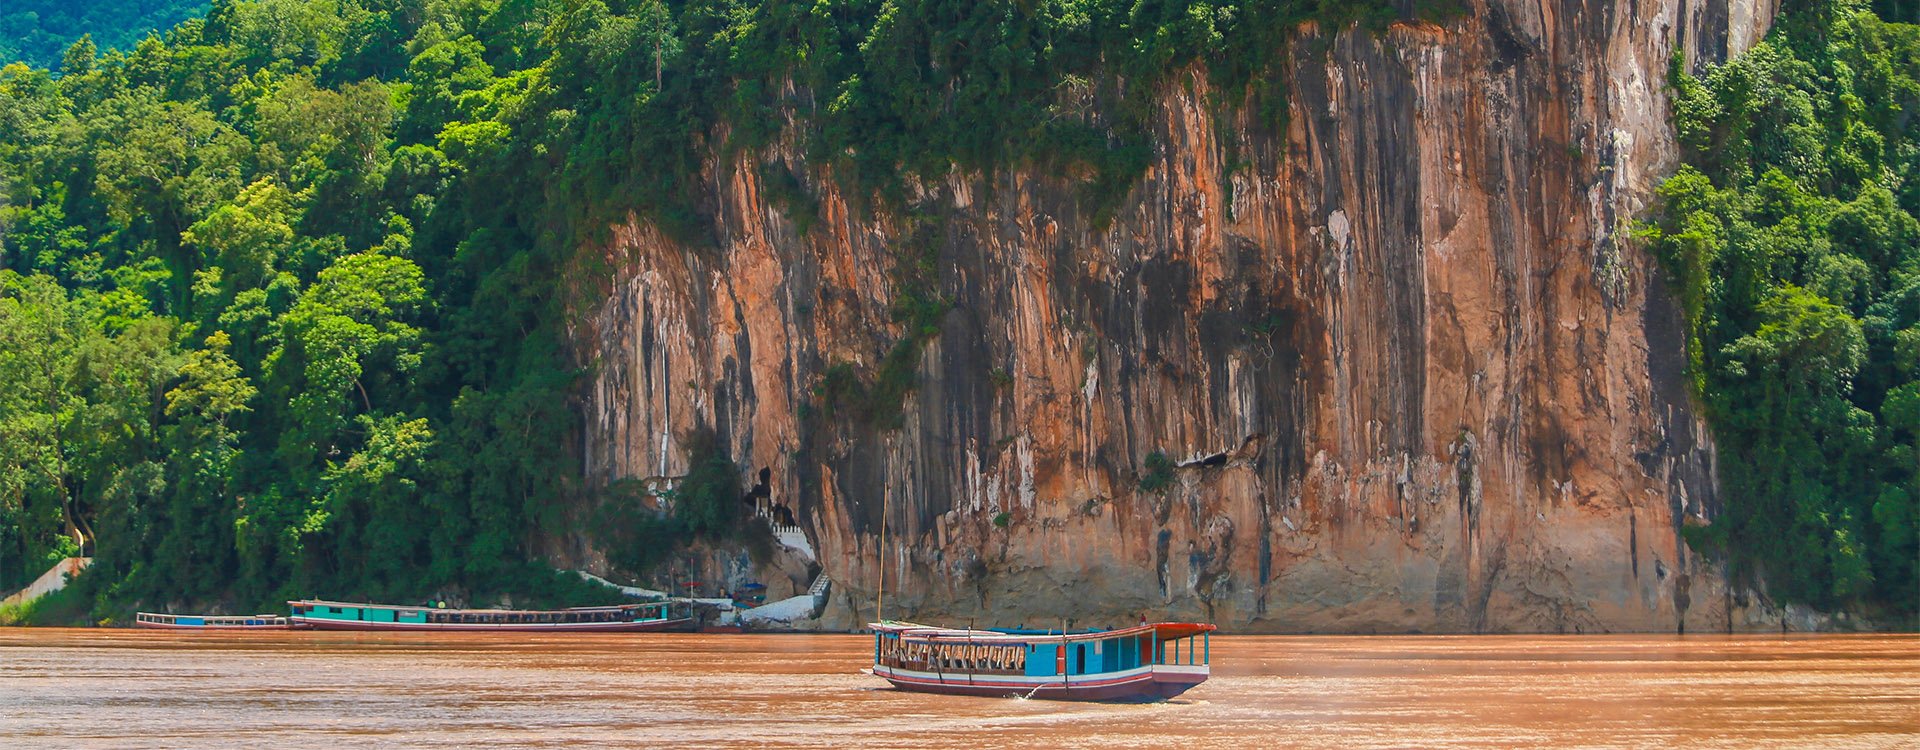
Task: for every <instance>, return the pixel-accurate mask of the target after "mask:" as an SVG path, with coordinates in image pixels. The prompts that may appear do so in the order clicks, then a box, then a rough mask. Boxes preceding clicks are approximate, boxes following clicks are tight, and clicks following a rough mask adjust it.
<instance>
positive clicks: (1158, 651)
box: [1153, 633, 1213, 667]
mask: <svg viewBox="0 0 1920 750" xmlns="http://www.w3.org/2000/svg"><path fill="white" fill-rule="evenodd" d="M1210 636H1211V634H1210V633H1200V634H1199V635H1194V636H1187V637H1184V638H1173V639H1169V640H1165V641H1160V642H1159V643H1157V644H1155V645H1154V649H1153V663H1154V664H1156V665H1161V666H1190V667H1203V666H1207V665H1208V664H1209V663H1211V662H1212V660H1213V642H1212V638H1211V637H1210ZM1156 640H1157V634H1156ZM1194 641H1199V643H1194ZM1183 643H1184V644H1185V647H1184V648H1182V644H1183Z"/></svg>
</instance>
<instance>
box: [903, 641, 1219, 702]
mask: <svg viewBox="0 0 1920 750" xmlns="http://www.w3.org/2000/svg"><path fill="white" fill-rule="evenodd" d="M869 627H871V628H872V629H873V635H874V641H873V675H874V676H876V677H879V678H881V679H884V680H886V681H888V682H891V683H893V685H894V687H896V688H899V689H901V690H914V691H920V692H927V693H949V694H955V695H980V696H1020V697H1027V698H1047V699H1053V700H1082V701H1157V700H1166V699H1168V698H1172V697H1174V696H1177V695H1180V694H1181V693H1184V692H1186V691H1187V690H1189V689H1191V688H1192V687H1193V686H1195V685H1198V684H1200V683H1202V682H1205V681H1206V679H1207V676H1208V675H1209V674H1210V667H1209V666H1208V662H1209V660H1210V657H1211V656H1212V653H1211V652H1212V644H1211V634H1212V633H1213V632H1214V630H1215V628H1214V626H1213V625H1209V624H1206V623H1194V622H1157V623H1141V624H1140V625H1137V626H1134V627H1129V628H1119V629H1114V630H1081V631H1064V630H1021V629H987V630H973V629H949V628H936V627H928V626H925V625H916V624H913V623H906V622H877V623H873V624H871V625H870V626H869Z"/></svg>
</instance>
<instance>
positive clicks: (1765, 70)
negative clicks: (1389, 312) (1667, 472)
mask: <svg viewBox="0 0 1920 750" xmlns="http://www.w3.org/2000/svg"><path fill="white" fill-rule="evenodd" d="M1898 5H1899V4H1896V3H1882V4H1879V5H1878V6H1876V7H1882V8H1883V9H1884V8H1887V7H1893V6H1898ZM1903 12H1904V13H1905V14H1906V15H1909V16H1910V15H1911V9H1910V8H1908V9H1905V10H1904V11H1903ZM1908 20H1911V19H1910V18H1909V19H1908ZM1671 83H1672V86H1673V93H1674V99H1673V101H1674V124H1675V126H1676V128H1677V129H1678V132H1679V136H1680V140H1681V145H1682V148H1683V152H1684V158H1685V161H1686V165H1685V166H1683V167H1682V168H1681V169H1680V170H1679V172H1678V174H1676V175H1674V176H1673V177H1672V178H1671V179H1669V180H1667V181H1666V182H1665V183H1664V184H1663V185H1662V186H1661V188H1660V189H1659V198H1660V202H1659V206H1658V208H1657V210H1656V215H1655V216H1654V218H1653V220H1652V221H1651V223H1650V224H1648V225H1647V226H1644V227H1643V228H1642V235H1643V236H1644V237H1645V238H1646V239H1647V240H1648V241H1649V242H1650V244H1651V247H1652V248H1653V250H1654V252H1655V253H1656V254H1657V255H1658V256H1659V257H1660V259H1661V260H1662V261H1663V263H1664V265H1665V267H1666V269H1667V271H1668V272H1669V275H1670V277H1671V278H1672V279H1673V280H1674V287H1675V290H1676V296H1677V297H1678V299H1679V301H1680V303H1681V305H1682V307H1683V308H1684V311H1685V314H1686V320H1687V321H1688V328H1687V333H1686V336H1687V344H1688V346H1687V352H1688V357H1689V362H1688V371H1689V373H1690V374H1691V376H1692V379H1693V388H1694V390H1695V392H1696V393H1697V394H1698V395H1699V396H1700V397H1701V400H1702V401H1703V403H1704V405H1705V408H1706V410H1707V413H1708V416H1709V418H1710V420H1711V422H1712V425H1713V428H1714V435H1715V438H1716V441H1717V444H1718V448H1719V460H1720V479H1721V495H1722V497H1723V504H1724V509H1723V512H1722V513H1721V514H1720V516H1719V517H1718V518H1716V519H1715V520H1714V521H1713V522H1712V523H1711V524H1710V525H1706V526H1694V527H1691V528H1689V529H1687V533H1688V536H1689V541H1690V542H1691V543H1692V544H1693V545H1694V546H1695V547H1696V548H1698V549H1701V550H1703V551H1706V552H1708V553H1709V554H1712V555H1714V556H1717V557H1719V558H1721V559H1724V560H1726V561H1727V562H1728V563H1729V565H1730V567H1731V570H1732V571H1733V572H1734V573H1735V574H1736V575H1737V576H1739V577H1741V578H1742V579H1744V580H1746V581H1749V582H1754V581H1764V582H1765V583H1766V585H1767V590H1768V591H1769V592H1771V593H1772V594H1774V595H1776V596H1778V597H1781V598H1783V599H1785V600H1788V601H1799V602H1805V603H1810V604H1813V605H1816V606H1820V607H1828V608H1837V607H1854V608H1859V607H1865V608H1867V609H1869V610H1872V611H1879V612H1883V613H1887V614H1892V615H1894V616H1895V618H1896V619H1897V618H1899V617H1903V616H1911V615H1912V614H1913V613H1914V609H1915V607H1916V604H1917V603H1920V536H1917V535H1920V531H1917V530H1920V222H1916V221H1915V219H1914V217H1915V216H1916V215H1920V120H1916V119H1915V118H1914V117H1913V113H1914V112H1917V111H1920V27H1916V26H1911V25H1905V24H1898V23H1889V22H1887V21H1886V20H1883V19H1882V18H1881V17H1880V16H1878V15H1876V14H1875V13H1873V12H1870V11H1869V10H1867V9H1866V7H1865V5H1864V4H1860V3H1853V2H1846V1H1845V0H1824V1H1822V0H1812V1H1809V0H1800V1H1798V2H1794V1H1791V0H1790V1H1789V2H1787V3H1785V4H1784V6H1783V8H1782V9H1781V15H1780V16H1779V18H1778V20H1777V22H1776V24H1775V28H1774V30H1773V32H1772V34H1771V35H1770V36H1769V37H1768V38H1767V39H1766V41H1765V42H1763V43H1762V44H1760V45H1759V46H1758V47H1756V48H1754V49H1753V50H1751V51H1749V52H1748V53H1746V54H1745V55H1743V56H1741V57H1739V58H1738V59H1735V60H1732V61H1729V62H1727V63H1726V64H1724V65H1718V66H1713V67H1711V68H1710V69H1708V70H1706V72H1705V74H1704V75H1703V76H1701V77H1699V78H1695V77H1693V76H1689V75H1687V74H1686V71H1685V70H1684V69H1682V68H1681V66H1680V64H1679V63H1678V61H1677V60H1676V63H1675V69H1674V71H1673V75H1672V76H1671Z"/></svg>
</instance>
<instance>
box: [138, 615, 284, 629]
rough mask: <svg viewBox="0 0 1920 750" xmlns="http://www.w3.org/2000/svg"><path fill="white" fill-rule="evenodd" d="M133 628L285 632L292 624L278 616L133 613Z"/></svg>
mask: <svg viewBox="0 0 1920 750" xmlns="http://www.w3.org/2000/svg"><path fill="white" fill-rule="evenodd" d="M133 624H134V627H141V628H153V629H156V630H285V629H287V628H291V627H293V623H292V622H290V621H288V620H287V618H285V617H281V616H280V615H239V616H228V615H170V614H164V613H160V612H135V613H134V615H133Z"/></svg>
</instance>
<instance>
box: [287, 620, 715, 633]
mask: <svg viewBox="0 0 1920 750" xmlns="http://www.w3.org/2000/svg"><path fill="white" fill-rule="evenodd" d="M292 620H293V623H294V625H296V626H298V627H305V628H312V629H314V630H357V631H380V632H399V631H441V632H478V633H502V632H518V633H640V632H649V631H660V630H684V629H686V628H688V627H689V626H691V625H692V624H693V621H692V620H691V619H686V618H681V619H677V620H648V621H645V622H556V623H538V622H521V623H497V624H495V623H474V622H465V623H453V622H448V623H433V622H428V623H419V622H367V621H364V620H362V621H353V620H333V619H328V618H324V617H294V618H292Z"/></svg>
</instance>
